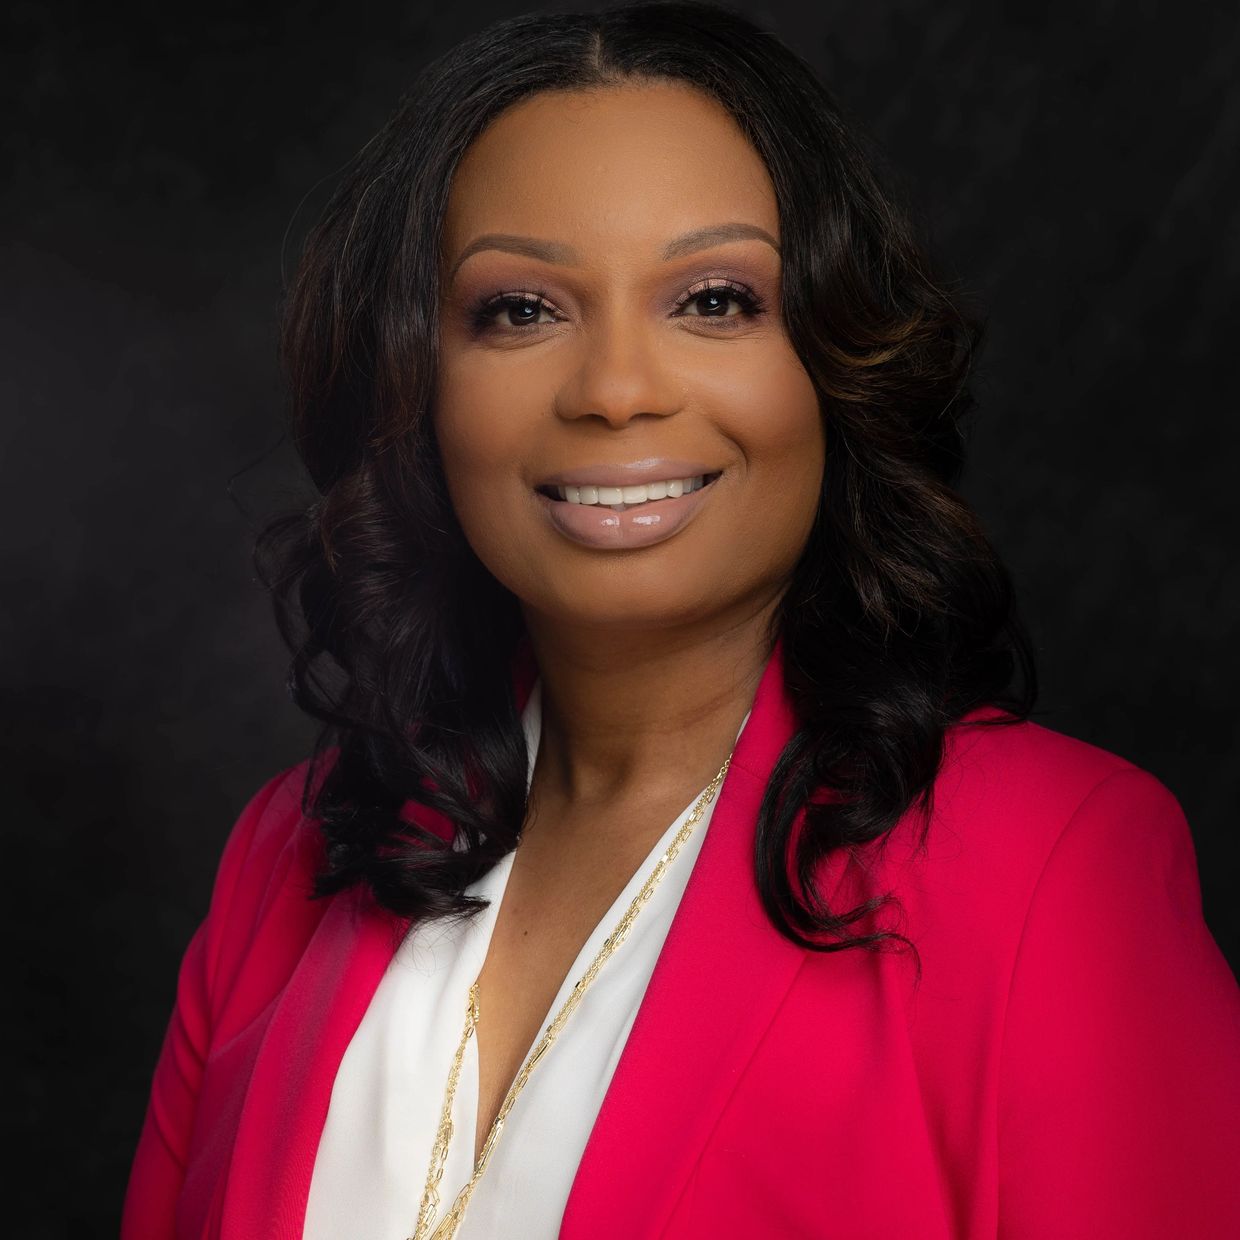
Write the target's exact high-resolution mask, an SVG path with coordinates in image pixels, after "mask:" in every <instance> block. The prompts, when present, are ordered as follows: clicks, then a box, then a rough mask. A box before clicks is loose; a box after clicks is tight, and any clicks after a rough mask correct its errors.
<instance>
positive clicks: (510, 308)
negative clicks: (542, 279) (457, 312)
mask: <svg viewBox="0 0 1240 1240" xmlns="http://www.w3.org/2000/svg"><path fill="white" fill-rule="evenodd" d="M546 297H547V294H546V292H544V291H543V290H542V289H538V290H530V291H526V292H515V293H500V294H499V295H497V296H494V297H488V298H486V299H484V300H483V301H482V302H481V303H479V304H478V305H477V306H476V307H475V308H474V310H473V312H472V316H471V317H472V321H473V326H474V330H475V331H478V332H485V331H488V330H495V331H506V330H511V329H514V328H515V329H517V330H519V329H520V328H522V327H529V326H538V325H539V322H538V318H539V315H540V314H541V313H542V312H543V311H546V312H547V313H548V314H551V313H553V311H552V310H551V307H550V306H548V305H547V304H546V300H545V298H546ZM501 314H507V315H508V316H509V318H508V322H506V323H504V322H502V321H501V322H499V323H497V322H496V321H495V320H496V318H497V317H498V316H499V315H501ZM554 321H555V320H554V319H552V320H551V322H554Z"/></svg>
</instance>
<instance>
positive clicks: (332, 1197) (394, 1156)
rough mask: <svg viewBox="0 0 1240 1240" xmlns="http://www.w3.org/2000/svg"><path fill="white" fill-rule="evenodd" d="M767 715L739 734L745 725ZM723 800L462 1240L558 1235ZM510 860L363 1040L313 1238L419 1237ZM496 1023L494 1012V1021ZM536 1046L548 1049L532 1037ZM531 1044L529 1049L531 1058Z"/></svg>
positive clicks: (622, 900) (389, 994)
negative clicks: (481, 904) (450, 1090)
mask: <svg viewBox="0 0 1240 1240" xmlns="http://www.w3.org/2000/svg"><path fill="white" fill-rule="evenodd" d="M751 713H752V709H751V710H750V711H749V712H747V713H746V715H745V718H744V719H743V720H742V721H741V726H740V728H739V729H738V730H737V738H738V739H739V737H740V734H741V732H742V731H744V728H745V724H746V723H748V721H749V716H750V714H751ZM522 726H523V728H524V731H525V739H526V751H527V753H528V755H529V764H528V767H527V771H526V789H527V791H528V789H529V787H530V785H531V783H532V781H533V775H534V765H535V761H536V759H537V756H538V746H539V741H540V739H541V735H542V682H541V680H540V679H539V680H535V682H534V684H533V687H532V688H531V691H530V696H529V699H528V701H527V702H526V706H525V710H524V711H523V713H522ZM703 791H705V789H704V788H703V789H701V790H699V792H698V793H696V794H695V795H694V797H693V799H692V800H691V801H690V802H689V804H688V805H686V806H685V808H684V809H683V810H682V811H681V813H680V814H678V815H677V817H676V819H675V821H674V822H672V824H671V825H670V826H669V827H668V828H667V830H666V831H665V832H664V833H663V835H662V836H661V837H660V839H659V840H658V842H657V843H656V844H655V845H654V847H653V848H651V850H650V852H649V853H648V854H647V856H646V858H645V860H644V861H643V862H642V864H641V865H640V866H639V867H638V869H637V871H636V872H635V873H634V875H633V876H632V878H631V879H630V880H629V882H628V884H627V885H626V886H625V888H624V890H623V891H622V892H621V893H620V894H619V895H618V896H617V897H616V899H615V901H614V903H613V904H612V906H611V908H610V909H608V911H607V912H606V913H605V914H604V915H603V917H602V919H601V920H600V921H599V923H598V924H597V925H596V926H595V928H594V930H593V932H592V933H591V934H590V937H589V938H588V939H587V940H586V942H585V944H584V945H583V946H582V948H581V951H580V952H579V953H578V955H577V959H576V960H575V961H574V962H573V966H572V968H571V969H570V970H569V971H568V973H567V974H566V975H565V977H564V980H563V982H562V983H561V986H560V990H559V993H558V994H557V995H556V996H555V999H554V1000H553V1002H552V1004H551V1007H550V1009H549V1010H548V1012H547V1015H546V1017H545V1018H544V1020H543V1023H542V1025H541V1026H540V1029H539V1035H538V1036H539V1037H541V1034H542V1030H543V1029H545V1028H546V1026H547V1024H548V1023H549V1022H550V1021H551V1019H552V1018H553V1017H554V1015H555V1014H556V1013H557V1012H558V1011H559V1010H560V1008H561V1006H562V1005H563V1004H564V1001H565V1000H566V999H567V998H568V994H569V992H570V991H571V989H572V987H573V986H574V985H575V984H576V981H577V979H578V978H579V977H580V976H581V974H582V973H584V972H585V970H586V969H587V968H588V967H589V965H590V962H591V961H592V960H593V959H594V957H595V956H596V955H597V954H598V952H599V950H600V949H601V947H602V946H603V941H604V940H605V939H606V938H607V936H608V935H609V934H610V933H611V932H612V930H613V929H614V928H615V925H616V923H617V922H618V921H619V920H620V918H621V916H623V914H624V911H625V910H626V909H627V908H628V906H629V904H630V903H631V902H632V900H633V898H634V896H635V895H636V894H637V892H638V891H639V890H640V889H641V887H642V884H643V883H645V881H646V879H647V878H648V877H649V875H650V872H651V871H652V870H653V869H654V867H655V865H656V864H657V862H658V858H659V856H660V854H661V853H662V852H663V850H664V849H665V848H666V847H667V846H668V844H670V843H671V841H672V839H673V838H674V836H675V835H676V833H677V832H678V831H679V830H680V828H681V826H682V825H683V824H684V821H685V819H686V818H688V816H689V814H690V812H691V811H692V809H693V806H694V805H695V804H696V803H697V800H698V797H699V796H701V794H702V792H703ZM717 800H718V796H717V795H716V796H715V797H713V798H712V799H711V801H710V803H709V804H708V805H707V806H706V809H705V811H704V813H703V815H702V818H701V820H700V821H699V822H698V823H697V825H696V826H695V827H694V829H693V831H692V832H691V833H690V834H689V837H688V839H687V840H686V841H685V842H684V844H683V845H682V846H681V849H680V851H679V853H678V854H677V855H676V858H675V859H674V860H673V861H672V863H671V864H670V865H669V866H668V867H667V869H666V871H665V872H664V874H663V877H662V878H661V879H660V881H659V883H658V884H657V885H656V886H655V888H654V891H653V892H652V894H651V896H650V899H649V900H648V901H647V902H646V904H645V905H644V906H643V907H642V909H641V911H640V913H639V914H638V915H637V917H636V919H635V920H634V922H633V925H632V926H631V928H630V930H629V933H628V935H627V937H626V938H625V939H624V941H623V942H622V943H621V944H620V945H619V946H618V947H617V948H616V950H615V951H614V952H613V953H612V955H611V956H610V957H609V958H608V959H607V960H606V961H605V962H604V964H603V966H602V968H601V969H600V970H599V972H598V974H597V976H596V977H595V979H594V981H593V982H592V983H591V985H590V987H589V988H588V989H587V990H586V992H585V994H584V995H583V996H582V999H581V1001H580V1002H579V1003H578V1005H577V1007H576V1009H575V1010H574V1012H573V1013H572V1015H571V1016H570V1017H569V1019H568V1021H567V1023H566V1024H565V1026H564V1028H563V1029H562V1030H561V1032H560V1033H559V1035H558V1036H557V1037H556V1040H555V1042H554V1043H553V1044H552V1046H551V1047H550V1049H549V1050H548V1052H547V1054H546V1055H545V1056H544V1057H543V1059H542V1060H541V1061H540V1062H539V1064H538V1067H537V1068H535V1070H534V1071H533V1072H532V1073H531V1074H530V1078H529V1080H528V1081H527V1082H526V1084H525V1088H524V1089H523V1090H522V1091H521V1093H520V1094H519V1095H518V1097H517V1100H516V1102H515V1103H514V1104H513V1107H512V1110H511V1111H510V1113H509V1115H508V1119H507V1121H506V1122H505V1124H504V1130H503V1133H502V1134H501V1135H500V1138H499V1140H498V1142H497V1143H496V1145H495V1147H494V1149H493V1150H492V1152H491V1158H490V1161H489V1162H488V1164H487V1169H486V1171H485V1172H484V1173H483V1175H482V1178H481V1179H480V1180H479V1181H478V1183H477V1185H476V1186H475V1188H474V1192H473V1196H472V1197H471V1198H470V1202H469V1206H468V1208H467V1209H466V1211H465V1217H464V1219H463V1220H462V1222H461V1226H460V1228H459V1230H458V1231H457V1240H494V1238H495V1237H498V1236H520V1237H522V1240H554V1238H555V1237H556V1236H557V1235H558V1234H559V1229H560V1221H561V1218H562V1216H563V1214H564V1207H565V1205H566V1203H567V1201H568V1194H569V1190H570V1189H571V1187H572V1183H573V1179H574V1177H575V1175H576V1172H577V1165H578V1163H579V1162H580V1160H581V1155H582V1152H583V1151H584V1149H585V1144H586V1139H587V1138H588V1137H589V1135H590V1130H591V1128H592V1127H593V1126H594V1121H595V1119H596V1117H597V1115H598V1111H599V1107H600V1105H601V1104H602V1101H603V1096H604V1094H605V1093H606V1092H607V1087H608V1085H609V1083H610V1081H611V1078H612V1074H613V1073H614V1071H615V1069H616V1065H617V1063H618V1062H619V1060H620V1055H621V1052H622V1051H623V1049H624V1044H625V1041H626V1040H627V1038H628V1035H629V1030H630V1029H631V1028H632V1025H633V1021H634V1018H635V1017H636V1015H637V1009H638V1007H639V1006H640V1004H641V1001H642V997H643V995H644V994H645V992H646V987H647V985H648V983H649V981H650V977H651V974H652V973H653V971H654V966H655V963H656V961H657V960H658V957H659V953H660V950H661V949H662V946H663V942H664V939H665V938H666V936H667V932H668V929H669V928H670V926H671V923H672V919H673V917H674V915H675V912H676V909H677V907H678V906H679V904H680V900H681V897H682V896H683V894H684V891H685V888H686V886H687V885H688V881H689V875H690V873H691V872H692V870H693V866H694V863H695V861H696V860H697V857H698V854H699V852H700V850H701V847H702V841H703V839H704V838H705V835H706V830H707V828H708V827H709V825H710V819H711V816H712V814H713V812H714V807H715V803H716V801H717ZM514 857H515V852H510V853H508V854H507V855H506V856H505V857H504V858H503V859H502V860H501V861H499V862H498V863H497V864H496V865H495V866H494V867H493V868H492V869H491V870H490V871H488V872H487V873H486V874H484V875H483V876H482V878H480V879H479V880H478V881H477V882H475V883H473V884H471V885H470V886H469V887H468V888H467V890H468V891H469V893H470V894H471V895H478V896H482V897H484V898H485V899H488V900H489V901H490V904H489V906H488V907H487V908H485V909H483V910H482V911H481V912H479V913H478V914H477V915H476V916H475V917H474V918H473V919H472V920H470V921H466V922H462V923H458V924H457V925H455V926H451V925H446V924H445V923H443V922H439V921H430V922H425V923H423V922H418V923H415V924H414V926H413V927H412V928H411V930H410V932H409V934H408V935H407V936H406V938H405V940H404V942H403V943H402V944H401V946H400V948H399V950H398V951H397V952H396V954H395V955H394V957H393V958H392V961H391V963H390V964H389V966H388V968H387V970H386V971H385V973H384V975H383V978H382V980H381V981H380V983H379V986H378V988H377V990H376V991H375V994H374V996H373V998H372V999H371V1002H370V1004H369V1006H368V1007H367V1009H366V1013H365V1015H364V1016H363V1018H362V1020H361V1023H360V1024H359V1025H358V1028H357V1030H356V1032H355V1033H354V1035H353V1038H352V1040H351V1041H350V1043H349V1046H348V1048H347V1050H346V1051H345V1054H344V1057H343V1059H342V1061H341V1063H340V1067H339V1069H338V1071H337V1074H336V1079H335V1083H334V1085H333V1088H332V1094H331V1103H330V1106H329V1108H328V1113H327V1119H326V1122H325V1124H324V1127H323V1131H322V1135H321V1137H320V1141H319V1147H318V1153H317V1156H316V1159H315V1163H314V1172H313V1177H312V1179H311V1183H310V1194H309V1199H308V1202H307V1207H306V1220H305V1226H304V1230H303V1232H302V1235H303V1240H339V1238H340V1237H341V1236H349V1237H351V1238H352V1240H406V1238H407V1237H409V1236H411V1235H412V1234H413V1229H414V1225H415V1223H416V1221H417V1216H418V1206H419V1204H420V1202H421V1199H422V1192H423V1189H424V1188H425V1185H426V1175H427V1170H428V1167H429V1164H430V1157H431V1150H432V1147H433V1145H434V1142H435V1133H436V1130H437V1128H438V1125H439V1114H440V1109H441V1108H442V1106H443V1096H444V1090H445V1087H446V1085H447V1080H448V1073H449V1071H450V1069H451V1064H452V1059H453V1056H454V1055H455V1054H456V1049H457V1046H458V1044H459V1042H460V1038H461V1032H462V1029H463V1026H464V1021H465V1004H466V1000H467V997H468V994H469V988H470V986H472V985H473V983H474V981H475V980H476V979H477V977H478V974H479V973H480V972H481V970H482V965H483V963H484V961H485V959H486V954H487V948H488V946H489V945H490V941H491V934H492V932H493V930H494V928H495V922H496V919H497V917H498V914H499V906H500V901H501V900H502V898H503V895H504V890H505V888H506V886H507V882H508V875H509V873H510V872H511V870H512V862H513V858H514ZM480 1019H481V1020H483V1021H485V1020H486V1012H485V1011H483V1012H482V1013H481V1014H480ZM530 1049H531V1050H532V1049H533V1047H532V1046H531V1048H530ZM527 1053H528V1052H527ZM477 1115H478V1040H477V1038H476V1037H473V1038H470V1039H469V1041H468V1042H467V1043H466V1048H465V1055H464V1057H463V1060H462V1063H461V1073H460V1078H459V1080H458V1082H457V1090H456V1096H455V1098H454V1100H453V1110H452V1120H453V1125H454V1134H453V1139H452V1141H451V1143H450V1145H449V1149H448V1157H447V1160H446V1162H445V1164H444V1170H443V1176H442V1178H441V1180H440V1182H439V1208H438V1210H437V1212H436V1215H435V1218H436V1222H438V1221H439V1220H442V1218H443V1217H444V1215H445V1214H446V1213H447V1211H448V1209H449V1208H450V1207H451V1205H452V1202H453V1201H454V1200H455V1198H456V1195H457V1193H458V1192H459V1190H460V1189H461V1188H462V1186H463V1185H464V1184H465V1183H466V1181H467V1180H468V1179H469V1177H470V1175H471V1174H472V1173H473V1150H474V1146H475V1144H476V1128H477Z"/></svg>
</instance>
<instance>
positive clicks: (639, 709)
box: [526, 601, 775, 811]
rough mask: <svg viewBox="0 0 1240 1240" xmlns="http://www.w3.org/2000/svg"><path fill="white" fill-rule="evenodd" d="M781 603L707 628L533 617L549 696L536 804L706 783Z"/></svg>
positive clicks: (630, 799)
mask: <svg viewBox="0 0 1240 1240" xmlns="http://www.w3.org/2000/svg"><path fill="white" fill-rule="evenodd" d="M774 605H775V602H774V601H772V602H770V603H768V604H767V605H766V606H764V607H763V608H761V609H760V610H759V611H756V612H754V613H752V614H749V615H746V616H745V617H744V618H742V619H739V620H737V619H735V618H732V619H730V620H728V621H726V622H720V623H718V624H716V625H715V626H714V627H713V628H712V629H711V630H709V631H708V632H705V633H704V632H703V631H702V629H701V628H700V627H699V628H697V629H695V630H694V631H693V632H692V633H689V632H687V631H684V632H680V631H669V630H667V629H657V630H637V631H634V630H632V629H625V628H617V629H615V630H608V631H607V632H605V633H600V632H599V631H598V630H597V629H589V630H586V629H581V628H573V627H570V626H565V625H562V624H560V623H552V622H550V621H548V620H547V619H546V618H545V617H539V616H537V615H531V614H530V613H529V612H528V611H527V613H526V626H527V631H528V632H529V636H530V644H531V648H532V650H533V653H534V656H535V659H536V661H537V664H538V669H539V679H540V681H541V694H542V733H541V739H540V741H539V748H538V759H537V762H536V764H535V769H534V781H533V782H534V787H535V788H536V790H537V796H538V799H539V800H540V801H541V802H542V803H544V804H547V803H550V804H554V805H556V806H559V807H563V808H571V809H577V810H587V809H592V808H594V809H597V808H600V807H605V808H609V809H611V810H613V811H615V810H617V809H618V808H619V807H622V806H634V805H640V804H643V803H647V804H648V803H651V802H662V801H665V800H667V801H672V802H678V801H679V800H680V799H682V798H684V799H686V800H687V798H688V797H689V796H690V795H692V791H693V790H694V789H696V788H698V787H705V785H706V784H707V783H708V782H709V781H710V780H711V779H713V778H714V776H715V775H716V774H717V773H718V771H719V768H720V766H721V765H722V764H723V762H724V760H725V759H726V758H727V756H728V754H729V753H731V752H732V749H733V746H734V744H735V741H736V734H737V732H738V730H739V729H740V726H741V722H742V720H743V719H744V718H745V714H746V712H747V711H748V710H749V709H750V706H751V705H752V703H753V697H754V693H755V692H756V690H757V687H758V682H759V681H760V680H761V678H762V672H763V670H764V669H765V667H766V663H767V659H768V658H769V657H770V649H769V642H768V639H767V631H768V625H769V622H770V617H771V613H772V610H773V608H774Z"/></svg>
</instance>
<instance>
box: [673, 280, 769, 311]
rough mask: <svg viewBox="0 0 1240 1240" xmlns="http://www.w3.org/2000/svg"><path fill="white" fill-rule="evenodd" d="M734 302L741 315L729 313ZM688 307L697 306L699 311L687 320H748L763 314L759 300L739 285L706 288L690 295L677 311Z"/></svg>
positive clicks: (715, 285)
mask: <svg viewBox="0 0 1240 1240" xmlns="http://www.w3.org/2000/svg"><path fill="white" fill-rule="evenodd" d="M731 301H734V302H736V304H737V305H738V306H740V313H739V314H730V313H728V302H731ZM686 306H696V307H697V311H696V312H695V313H692V314H688V315H686V316H684V317H686V318H698V319H748V318H753V317H754V316H755V315H757V314H761V313H762V307H761V305H760V304H759V302H758V299H757V298H756V297H755V296H754V295H753V294H752V293H751V292H750V291H749V290H748V289H746V288H743V287H742V286H740V285H738V284H730V283H725V284H711V285H708V286H707V287H706V288H702V289H697V290H696V291H695V292H691V293H689V295H688V296H687V297H685V298H684V299H683V300H682V301H681V302H679V304H678V305H677V307H676V309H677V310H683V309H684V308H685V307H686Z"/></svg>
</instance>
